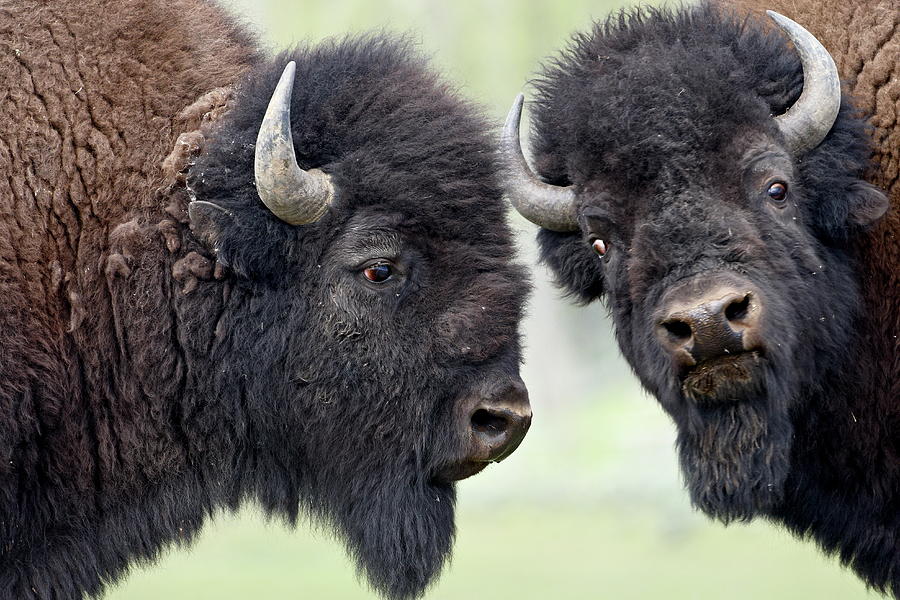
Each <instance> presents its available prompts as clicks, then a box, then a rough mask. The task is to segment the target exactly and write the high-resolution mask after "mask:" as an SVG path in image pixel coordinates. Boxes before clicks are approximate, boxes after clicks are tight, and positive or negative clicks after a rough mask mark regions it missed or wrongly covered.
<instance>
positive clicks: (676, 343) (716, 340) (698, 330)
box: [657, 286, 762, 367]
mask: <svg viewBox="0 0 900 600" xmlns="http://www.w3.org/2000/svg"><path fill="white" fill-rule="evenodd" d="M676 296H677V294H676ZM761 313H762V303H761V301H760V297H759V294H757V293H755V292H753V291H748V290H747V289H746V288H741V287H732V286H718V287H714V288H712V289H710V290H707V291H704V292H702V293H700V294H696V295H695V296H694V297H692V298H688V299H686V300H682V301H680V302H677V301H676V302H671V303H670V304H669V306H667V307H666V309H665V310H664V316H663V317H662V319H661V320H660V321H659V326H658V328H657V335H658V337H659V339H660V342H661V343H662V345H663V347H664V348H665V349H666V350H667V351H668V352H669V353H670V354H671V355H672V357H673V358H674V359H675V362H676V363H677V364H679V365H681V366H683V367H689V366H693V365H695V364H697V363H700V362H702V361H704V360H708V359H710V358H715V357H718V356H724V355H728V354H736V353H740V352H743V351H746V350H751V349H753V348H754V346H755V345H756V341H757V339H758V335H759V334H758V329H759V320H760V314H761Z"/></svg>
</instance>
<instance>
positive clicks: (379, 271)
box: [363, 262, 394, 283]
mask: <svg viewBox="0 0 900 600" xmlns="http://www.w3.org/2000/svg"><path fill="white" fill-rule="evenodd" d="M393 274H394V270H393V269H392V268H391V265H389V264H387V263H383V262H381V263H375V264H374V265H369V266H368V267H366V268H365V269H363V275H364V276H365V278H366V279H368V280H369V281H371V282H372V283H384V282H385V281H387V280H388V279H390V278H391V275H393Z"/></svg>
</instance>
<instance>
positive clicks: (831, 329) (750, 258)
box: [543, 133, 857, 521]
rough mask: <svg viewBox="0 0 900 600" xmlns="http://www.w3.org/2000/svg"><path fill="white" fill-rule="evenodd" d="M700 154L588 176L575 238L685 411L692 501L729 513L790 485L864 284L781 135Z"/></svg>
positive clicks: (684, 449) (646, 372)
mask: <svg viewBox="0 0 900 600" xmlns="http://www.w3.org/2000/svg"><path fill="white" fill-rule="evenodd" d="M695 160H697V162H698V164H703V165H708V168H707V169H704V171H707V173H708V174H704V173H701V172H700V171H698V172H696V173H695V176H694V177H691V178H689V179H682V178H680V177H677V176H674V177H673V176H670V175H669V174H660V176H659V177H658V178H657V179H656V180H655V181H653V182H652V184H651V185H650V186H648V187H647V188H642V190H641V192H642V193H640V194H635V193H634V192H631V193H629V191H627V189H626V188H625V187H623V184H622V182H614V181H609V180H607V181H604V182H603V183H602V184H599V183H598V182H592V183H591V184H588V185H586V186H585V192H583V193H582V194H581V210H580V215H581V217H580V219H579V220H580V236H579V237H580V239H579V243H580V246H581V247H582V248H585V249H586V251H585V250H581V249H580V248H579V249H573V250H575V251H576V252H585V254H587V255H588V256H586V257H585V259H584V260H586V261H590V262H592V263H594V264H593V266H592V268H593V270H594V273H595V275H596V276H597V278H598V280H599V285H601V286H602V289H603V293H604V294H605V296H606V301H607V303H608V306H609V308H610V312H611V314H612V317H613V319H614V322H615V325H616V330H617V340H618V342H619V344H620V348H621V349H622V352H623V353H624V355H625V356H626V358H627V359H628V360H629V362H630V363H631V364H632V366H633V367H634V369H635V371H636V373H637V374H638V376H639V377H640V379H641V381H642V383H643V384H644V386H646V387H647V388H648V389H649V390H650V391H651V392H652V393H653V394H654V395H655V396H656V397H657V398H658V399H659V401H660V403H661V404H662V405H663V407H664V408H665V410H666V411H667V412H668V413H669V414H670V415H672V417H673V419H674V420H675V422H676V424H677V426H678V434H679V435H678V445H679V450H680V453H681V464H682V468H683V470H684V472H685V474H686V479H687V483H688V487H689V489H690V491H691V495H692V498H693V500H694V502H695V503H696V504H697V506H698V507H700V508H701V509H703V510H704V511H706V512H708V513H709V514H711V515H714V516H716V517H718V518H721V519H722V520H725V521H728V520H732V519H736V518H737V519H740V518H749V517H752V516H753V515H754V514H757V513H758V512H760V511H763V512H764V511H766V510H768V509H769V508H771V507H772V506H773V505H775V504H776V503H777V502H778V501H779V499H780V498H781V496H782V492H783V484H784V481H785V478H786V476H787V473H788V469H789V464H790V450H791V439H792V429H793V428H792V425H791V421H792V418H804V417H803V414H804V409H805V407H804V406H803V399H804V398H806V397H808V396H809V395H810V394H811V392H813V391H816V386H817V385H819V383H820V382H821V381H822V380H823V378H824V377H825V374H826V372H827V371H828V370H830V369H834V368H836V367H838V366H839V365H840V364H841V361H842V359H843V357H844V356H845V355H846V353H847V352H852V346H851V345H850V343H851V342H850V335H851V332H852V323H853V318H854V310H855V307H856V304H857V296H856V286H855V283H854V280H853V276H852V268H851V263H850V260H849V259H848V257H847V255H846V253H845V251H844V250H843V249H842V248H841V247H835V246H834V245H833V244H831V243H828V242H827V241H825V240H823V239H821V238H819V237H817V236H816V235H815V231H814V228H813V227H812V226H810V221H811V220H812V218H813V217H812V214H811V213H814V212H815V210H816V208H815V198H814V197H812V196H811V195H810V194H809V190H807V189H804V186H803V183H802V179H801V178H800V177H799V175H798V174H797V172H796V170H795V168H794V166H793V162H792V160H791V158H790V156H789V154H788V153H787V151H786V150H785V149H784V148H783V147H782V146H781V145H779V144H778V143H776V142H775V141H773V140H771V139H769V138H768V137H767V136H765V135H763V134H759V135H750V134H747V133H745V134H743V135H741V136H740V137H738V138H737V139H735V140H733V146H732V147H731V148H729V149H728V150H727V151H719V152H717V153H701V152H697V153H696V154H695ZM711 174H715V176H712V175H711ZM594 186H597V187H596V188H595V187H594ZM596 189H603V190H604V191H603V192H597V191H591V190H596ZM616 189H618V190H619V192H618V194H617V196H618V197H617V199H613V198H612V196H611V195H610V193H609V192H608V190H616ZM614 194H615V192H614ZM637 206H640V208H639V209H635V207H637ZM543 242H544V244H545V249H548V248H550V247H551V246H550V244H552V240H551V237H550V235H549V234H545V235H544V239H543ZM591 254H593V256H590V255H591ZM548 259H549V260H551V263H552V261H553V260H554V256H553V255H548Z"/></svg>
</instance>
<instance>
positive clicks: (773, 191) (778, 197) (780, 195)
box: [766, 181, 787, 204]
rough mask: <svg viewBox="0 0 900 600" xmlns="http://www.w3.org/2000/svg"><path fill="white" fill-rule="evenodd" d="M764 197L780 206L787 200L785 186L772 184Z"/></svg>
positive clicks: (783, 184)
mask: <svg viewBox="0 0 900 600" xmlns="http://www.w3.org/2000/svg"><path fill="white" fill-rule="evenodd" d="M766 195H767V196H769V199H770V200H772V201H773V202H775V203H776V204H781V203H782V202H784V199H785V198H787V184H786V183H782V182H780V181H775V182H773V183H772V184H770V185H769V189H768V190H766Z"/></svg>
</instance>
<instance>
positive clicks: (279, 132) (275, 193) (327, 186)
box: [254, 61, 334, 225]
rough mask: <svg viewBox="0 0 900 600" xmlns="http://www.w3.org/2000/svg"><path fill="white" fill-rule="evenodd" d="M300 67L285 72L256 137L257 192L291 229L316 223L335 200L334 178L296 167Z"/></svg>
mask: <svg viewBox="0 0 900 600" xmlns="http://www.w3.org/2000/svg"><path fill="white" fill-rule="evenodd" d="M296 70H297V65H296V63H294V61H291V62H289V63H288V64H287V66H286V67H285V68H284V72H283V73H282V74H281V79H279V80H278V85H277V86H276V88H275V92H274V93H273V94H272V99H271V100H269V107H268V108H267V109H266V116H265V117H263V121H262V125H260V128H259V135H257V136H256V155H255V159H254V171H255V175H256V190H257V192H258V193H259V198H260V200H262V202H263V204H265V205H266V207H267V208H268V209H269V210H271V211H272V214H274V215H275V216H276V217H278V218H279V219H281V220H282V221H284V222H285V223H290V224H291V225H305V224H307V223H312V222H314V221H317V220H318V219H319V218H320V217H321V216H322V215H324V214H325V211H326V210H328V206H329V205H330V204H331V201H332V200H333V199H334V186H333V185H332V183H331V178H330V177H329V176H328V175H327V174H326V173H323V172H322V171H320V170H318V169H312V170H310V171H304V170H303V169H301V168H300V167H299V166H298V165H297V156H296V154H294V142H293V139H292V135H291V92H292V91H293V88H294V73H295V72H296Z"/></svg>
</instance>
